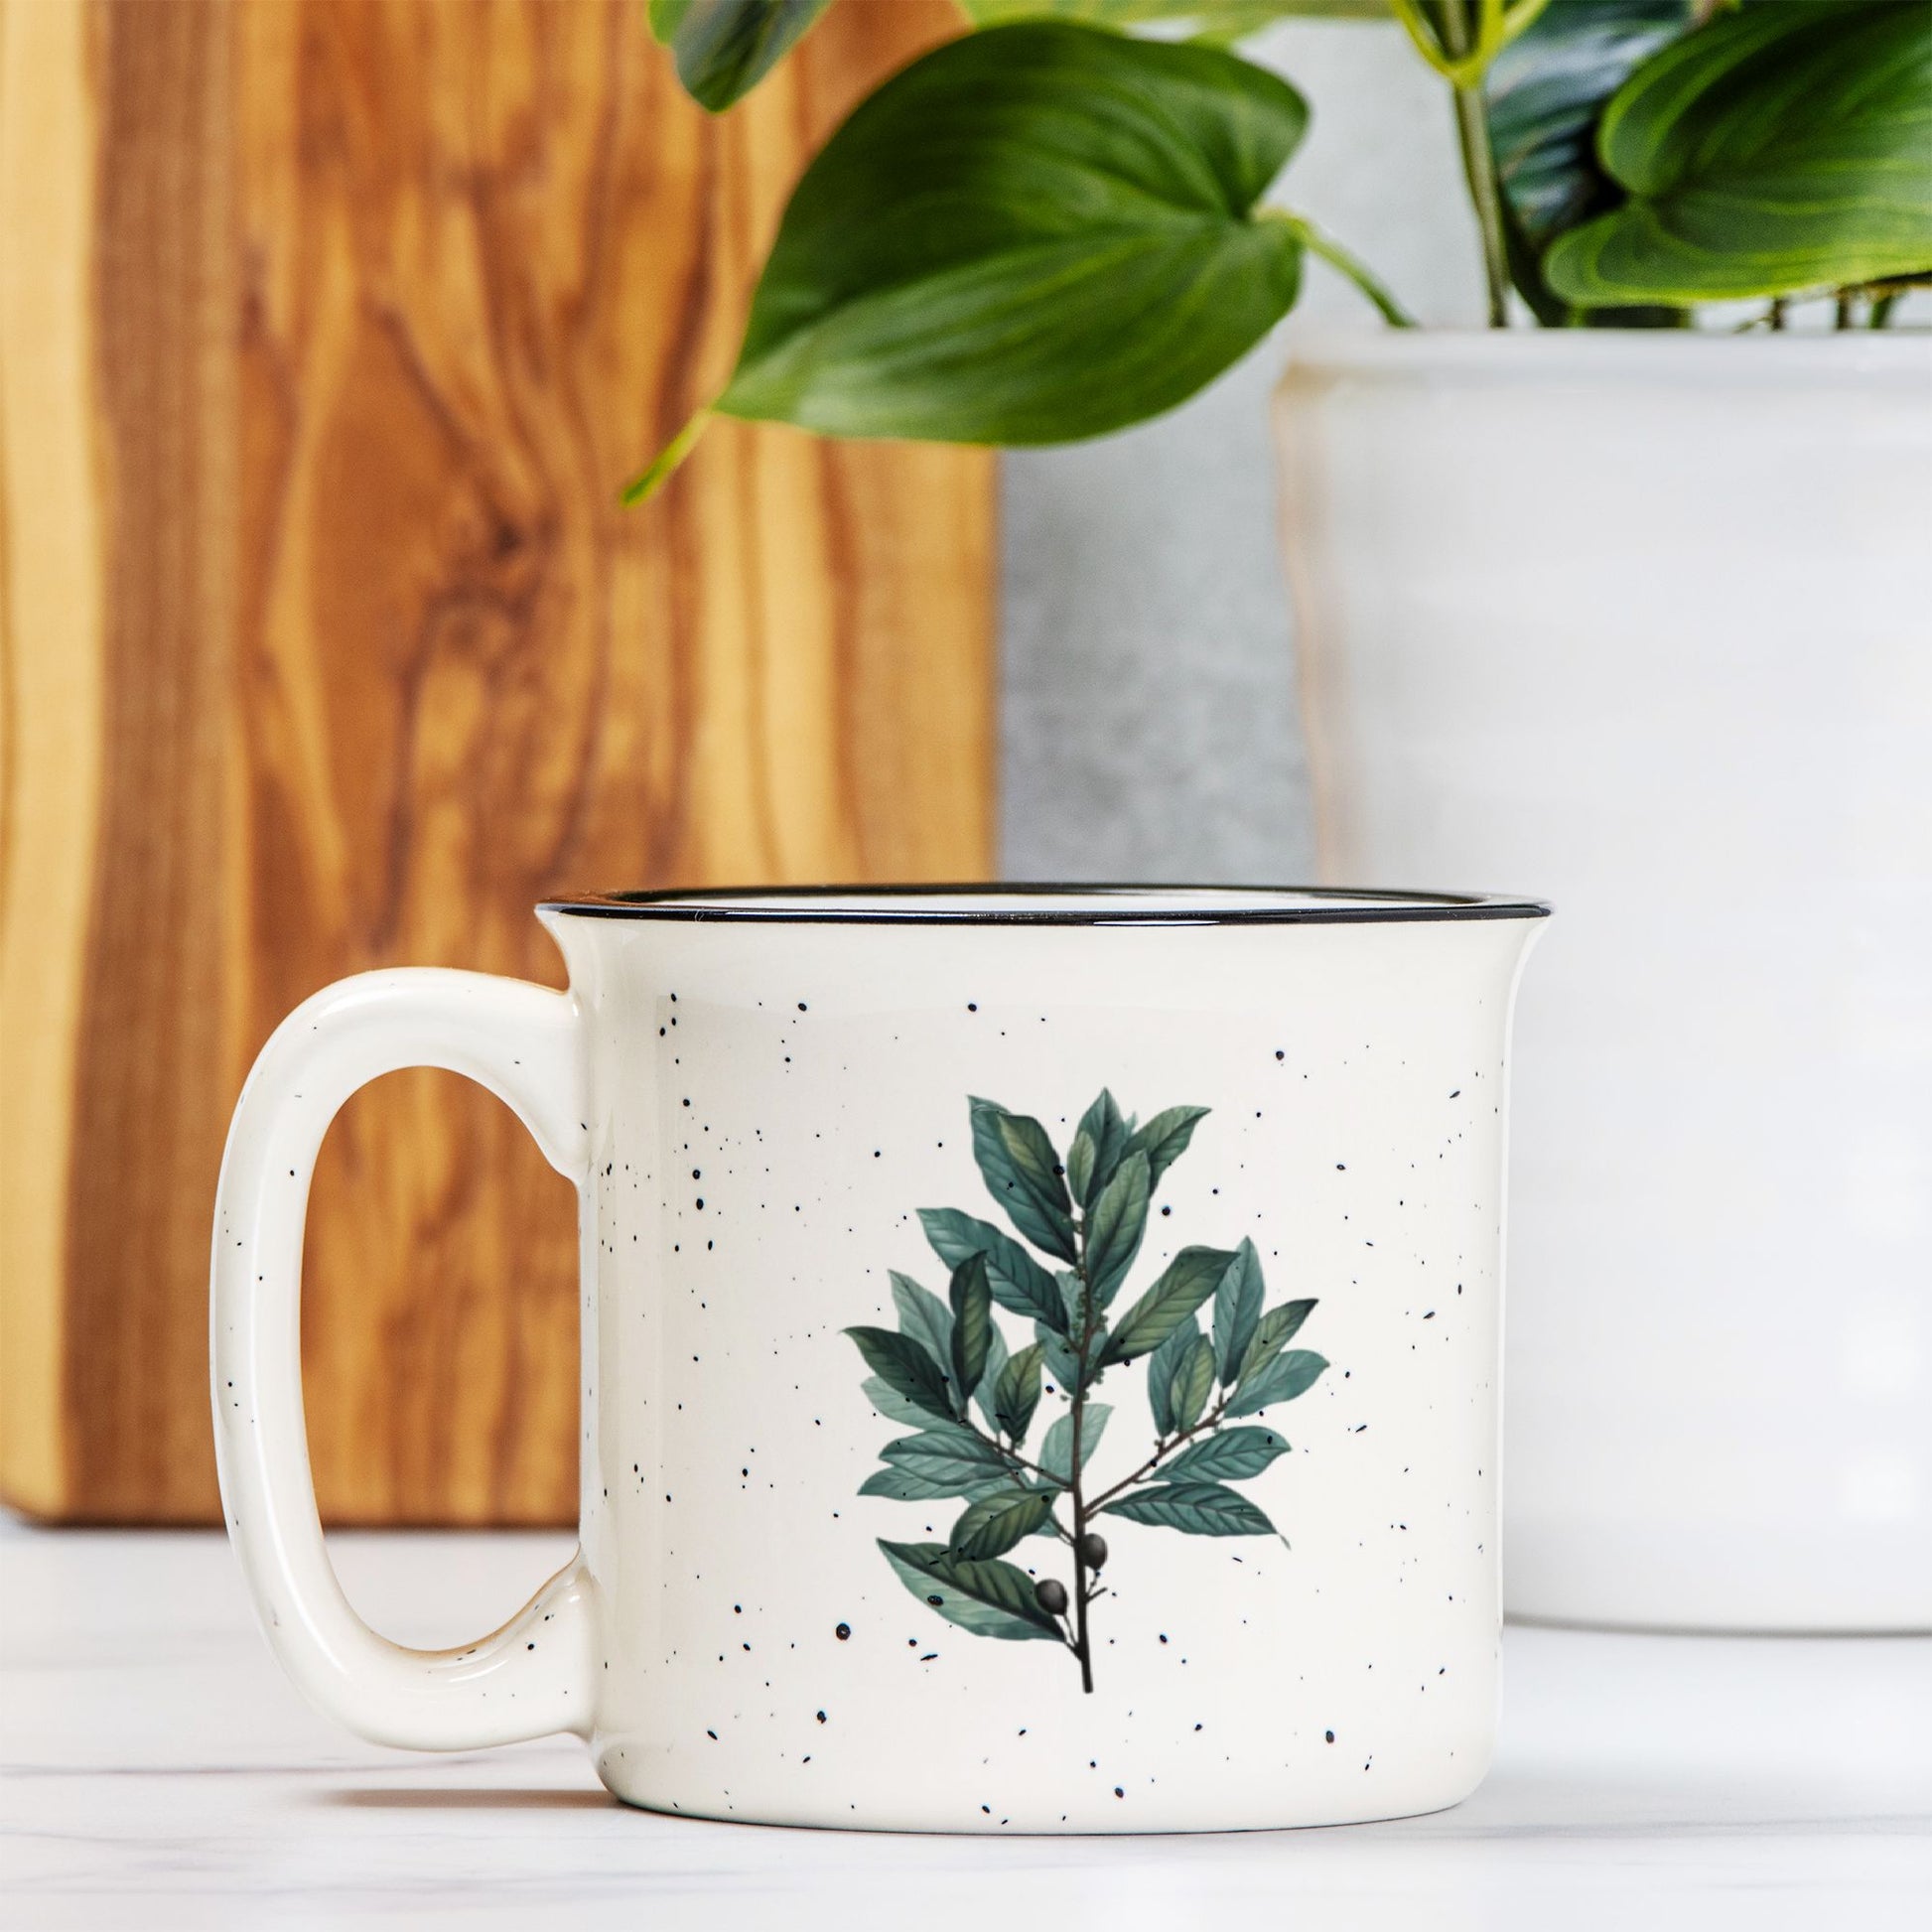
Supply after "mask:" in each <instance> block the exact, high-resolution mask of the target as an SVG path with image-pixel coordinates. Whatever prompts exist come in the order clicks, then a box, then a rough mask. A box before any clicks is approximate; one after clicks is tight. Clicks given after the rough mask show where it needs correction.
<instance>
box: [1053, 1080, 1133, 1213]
mask: <svg viewBox="0 0 1932 1932" xmlns="http://www.w3.org/2000/svg"><path fill="white" fill-rule="evenodd" d="M1133 1131H1134V1129H1133V1125H1132V1123H1131V1122H1129V1121H1126V1120H1123V1119H1122V1118H1121V1112H1120V1108H1119V1107H1118V1106H1117V1105H1116V1104H1115V1101H1114V1096H1113V1095H1112V1094H1111V1093H1109V1092H1108V1091H1107V1089H1106V1088H1105V1087H1102V1088H1101V1089H1100V1094H1099V1097H1098V1098H1097V1099H1096V1100H1095V1101H1094V1103H1093V1105H1092V1106H1091V1107H1089V1108H1088V1109H1087V1111H1086V1112H1085V1113H1084V1114H1082V1115H1081V1116H1080V1131H1079V1132H1078V1133H1077V1134H1075V1135H1074V1137H1073V1151H1072V1152H1069V1154H1068V1155H1067V1157H1066V1171H1067V1177H1068V1178H1069V1179H1070V1180H1072V1181H1073V1198H1074V1199H1075V1200H1077V1201H1078V1202H1079V1203H1080V1205H1081V1206H1082V1207H1091V1206H1092V1205H1093V1203H1094V1201H1095V1200H1096V1199H1098V1197H1099V1195H1100V1193H1101V1190H1102V1189H1103V1188H1104V1187H1105V1186H1106V1185H1107V1183H1108V1181H1110V1180H1111V1179H1113V1177H1114V1172H1115V1170H1116V1169H1117V1168H1118V1167H1119V1166H1120V1163H1121V1157H1122V1156H1123V1155H1124V1154H1125V1153H1126V1152H1127V1141H1128V1137H1129V1136H1130V1135H1131V1134H1132V1133H1133ZM1081 1150H1084V1152H1081ZM1076 1159H1077V1160H1078V1162H1079V1167H1078V1168H1077V1169H1076V1168H1075V1166H1074V1163H1075V1161H1076Z"/></svg>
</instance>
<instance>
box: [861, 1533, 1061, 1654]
mask: <svg viewBox="0 0 1932 1932" xmlns="http://www.w3.org/2000/svg"><path fill="white" fill-rule="evenodd" d="M879 1547H880V1549H881V1550H883V1551H884V1552H885V1553H886V1561H887V1562H888V1563H890V1564H891V1565H892V1566H893V1568H894V1569H895V1570H896V1571H897V1573H898V1580H899V1582H900V1583H902V1584H903V1585H904V1586H905V1587H906V1588H907V1589H908V1590H910V1591H911V1592H912V1594H913V1595H914V1596H916V1597H917V1598H918V1599H919V1601H920V1602H921V1603H924V1604H925V1605H927V1606H928V1607H929V1608H931V1609H935V1610H937V1611H938V1612H939V1614H940V1615H941V1616H943V1617H944V1618H945V1619H946V1621H947V1622H949V1623H956V1624H958V1625H959V1627H960V1628H961V1629H962V1630H970V1631H972V1633H973V1634H974V1635H975V1636H977V1637H1004V1638H1008V1639H1013V1640H1018V1639H1021V1638H1026V1637H1044V1638H1046V1639H1047V1640H1048V1641H1050V1642H1053V1643H1061V1642H1064V1641H1065V1639H1064V1638H1063V1637H1062V1636H1061V1634H1060V1627H1059V1625H1058V1624H1057V1623H1055V1622H1054V1620H1053V1619H1052V1618H1051V1617H1050V1616H1048V1615H1047V1614H1046V1612H1045V1611H1044V1610H1042V1609H1041V1608H1040V1607H1039V1604H1038V1603H1037V1602H1036V1601H1035V1597H1034V1581H1033V1579H1032V1578H1031V1577H1029V1576H1028V1575H1027V1573H1026V1572H1025V1571H1024V1570H1021V1569H1019V1568H1018V1567H1017V1566H1015V1565H1013V1564H1010V1563H1002V1562H1001V1561H1000V1560H999V1559H998V1558H997V1557H995V1558H990V1559H987V1560H985V1561H975V1560H974V1559H973V1558H971V1557H956V1556H954V1555H953V1554H952V1552H951V1551H950V1550H948V1549H947V1548H946V1546H945V1545H944V1544H943V1543H889V1542H888V1541H887V1540H886V1538H884V1537H883V1536H882V1537H881V1538H880V1539H879Z"/></svg>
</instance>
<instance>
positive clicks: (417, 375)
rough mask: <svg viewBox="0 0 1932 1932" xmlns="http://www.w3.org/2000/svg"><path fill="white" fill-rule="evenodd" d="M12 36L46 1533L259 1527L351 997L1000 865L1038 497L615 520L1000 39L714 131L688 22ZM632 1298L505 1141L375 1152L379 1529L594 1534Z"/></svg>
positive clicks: (438, 1103)
mask: <svg viewBox="0 0 1932 1932" xmlns="http://www.w3.org/2000/svg"><path fill="white" fill-rule="evenodd" d="M0 6H3V7H4V11H0V230H4V239H3V240H0V247H4V248H6V249H7V250H8V251H9V253H8V254H7V255H6V256H5V257H0V262H3V263H4V264H5V265H6V266H8V267H9V268H12V267H15V266H26V267H27V268H28V269H29V270H30V272H27V273H23V274H21V275H19V276H16V275H15V274H14V273H8V274H6V275H4V276H0V487H3V488H4V491H5V494H4V499H0V593H3V594H0V651H3V652H4V656H0V670H3V671H4V676H3V677H0V706H4V709H3V710H0V746H4V748H5V752H6V765H5V771H4V774H0V1016H4V1025H5V1037H4V1049H5V1075H4V1077H5V1082H6V1089H7V1121H6V1130H5V1138H4V1140H0V1209H4V1213H5V1223H4V1229H0V1242H4V1247H0V1255H3V1256H4V1262H5V1271H4V1277H0V1348H4V1359H0V1388H4V1391H5V1400H4V1402H0V1414H4V1416H5V1418H6V1421H5V1423H4V1426H0V1488H4V1492H5V1493H6V1494H7V1495H8V1497H9V1498H10V1499H12V1500H14V1501H16V1502H18V1503H20V1504H22V1505H23V1506H26V1507H29V1508H31V1509H34V1510H36V1511H38V1512H40V1513H44V1514H54V1515H64V1516H71V1517H89V1518H114V1519H135V1520H200V1519H203V1518H206V1517H207V1516H209V1515H211V1514H212V1513H213V1511H214V1509H215V1499H214V1494H213V1479H212V1463H211V1456H210V1451H209V1449H208V1438H207V1397H206V1391H205V1375H206V1370H205V1366H204V1349H205V1333H204V1330H205V1325H206V1314H205V1294H206V1270H207V1253H206V1244H207V1214H208V1208H209V1202H210V1199H211V1192H212V1185H213V1174H214V1169H215V1165H216V1163H217V1161H218V1158H219V1150H220V1140H221V1135H222V1133H223V1131H224V1127H225V1121H226V1115H227V1111H228V1108H229V1106H230V1104H231V1102H232V1099H233V1096H234V1093H235V1091H236V1089H237V1087H238V1085H239V1081H240V1077H241V1075H242V1073H243V1072H244V1071H245V1068H246V1065H247V1062H248V1060H249V1058H250V1057H252V1054H253V1052H254V1050H255V1048H256V1047H257V1046H258V1045H259V1043H260V1041H261V1040H262V1039H263V1038H264V1037H265V1036H266V1035H267V1032H268V1031H269V1029H270V1028H271V1027H272V1026H273V1024H274V1023H275V1021H276V1020H278V1019H279V1018H280V1016H281V1015H282V1014H283V1013H284V1012H286V1011H287V1010H288V1009H289V1008H290V1007H291V1006H293V1005H294V1004H295V1003H296V1002H297V1001H299V1000H300V999H302V998H303V997H304V996H306V995H307V994H308V993H310V992H312V991H314V990H315V988H316V987H317V986H319V985H320V984H322V983H323V982H325V981H326V980H328V979H330V978H333V977H335V976H337V975H340V974H342V973H346V972H352V971H356V970H359V969H361V968H364V967H368V966H374V965H380V964H389V963H398V962H417V963H424V964H451V965H466V966H474V967H482V968H485V969H488V970H494V971H503V972H511V973H520V974H524V975H527V976H531V977H538V978H548V979H552V980H554V979H555V978H556V977H557V971H556V965H555V961H554V957H553V956H552V955H551V954H550V952H549V949H548V942H547V941H546V940H544V939H543V938H542V936H541V934H540V931H539V929H538V928H537V927H536V925H535V923H534V921H533V920H532V919H531V918H530V916H529V908H530V905H531V903H532V901H533V900H535V899H536V898H538V897H541V896H542V895H544V894H545V893H547V892H552V891H556V890H559V889H562V888H566V887H568V886H570V885H573V884H574V885H580V886H581V885H609V884H611V883H614V882H617V883H624V884H633V885H648V884H670V883H701V882H712V883H727V882H741V883H742V882H753V881H766V880H768V881H803V880H811V879H831V878H849V879H859V880H863V879H931V878H938V877H948V876H951V877H978V876H983V875H984V873H985V872H986V870H987V868H988V865H989V861H990V852H991V843H992V809H991V707H990V673H991V647H990V629H991V626H990V573H991V556H992V488H991V471H990V467H989V464H988V462H987V461H986V459H984V458H983V457H980V456H977V455H972V454H964V453H960V452H955V451H934V450H913V449H903V448H892V447H887V446H861V445H841V446H830V445H825V444H820V443H816V442H813V441H811V440H809V439H806V438H803V437H799V436H796V435H793V434H790V433H788V432H785V431H782V430H773V429H754V428H750V427H747V426H742V425H736V424H723V425H720V426H719V427H718V428H717V429H716V430H714V432H713V433H712V435H711V436H710V437H709V438H707V440H706V442H705V444H704V445H703V446H702V447H701V448H700V450H699V452H698V453H697V455H696V456H695V457H694V458H693V459H692V460H691V462H690V463H689V464H688V465H687V467H686V469H685V471H684V472H683V473H682V474H681V475H680V476H679V477H678V478H677V479H676V480H675V481H674V482H673V483H672V485H671V486H670V488H669V489H668V491H667V492H666V493H665V495H664V496H663V497H662V498H660V499H659V500H658V501H657V502H656V503H655V504H653V505H651V506H649V507H647V508H646V509H645V510H644V511H642V512H624V511H621V510H620V509H619V508H618V507H617V506H616V499H615V492H616V487H617V485H618V483H620V482H621V480H622V478H623V477H624V476H625V475H626V474H627V473H628V471H629V470H630V469H631V468H632V467H633V466H634V465H635V463H636V462H637V460H638V458H639V457H640V455H642V454H644V453H646V452H647V451H648V450H650V449H651V448H653V447H654V446H655V445H656V443H657V442H658V441H660V440H661V439H662V438H663V437H664V436H666V435H668V434H669V433H670V431H671V430H672V429H674V428H675V427H676V426H677V424H678V423H679V422H680V421H681V420H682V419H683V417H684V415H685V414H686V412H687V411H688V410H689V409H690V408H691V407H692V406H693V404H694V403H696V402H697V401H699V400H701V399H702V398H703V397H704V396H705V395H707V394H708V393H710V392H711V391H712V390H713V389H715V388H716V387H717V386H718V385H719V384H720V383H721V382H722V380H723V378H724V376H725V374H726V372H727V370H728V369H729V365H730V359H731V355H732V352H733V349H734V348H735V345H736V337H737V331H738V329H739V327H740V325H741V323H742V318H743V313H744V308H745V304H746V301H747V299H748V296H749V292H750V287H751V284H752V281H753V279H754V278H755V276H756V272H757V267H758V264H759V261H760V260H761V258H762V251H763V248H764V246H765V245H766V244H767V243H768V240H769V236H770V233H771V231H772V228H773V227H774V225H775V221H776V217H777V213H778V210H779V208H780V207H781V206H782V202H783V198H784V195H785V192H786V191H787V189H788V187H789V184H790V182H791V180H792V179H793V178H794V177H795V175H796V173H797V170H798V169H799V167H800V166H801V165H802V163H803V161H804V159H805V158H806V157H807V156H808V155H809V153H810V152H811V150H812V148H813V146H814V145H815V143H816V142H817V141H818V140H819V139H820V138H822V136H823V135H824V134H825V133H826V132H828V131H829V129H830V127H831V126H832V125H833V124H834V123H835V122H836V119H837V118H838V116H839V115H840V114H841V113H842V112H843V111H845V109H846V108H847V107H849V106H850V104H851V103H852V102H853V101H854V100H855V99H856V98H857V97H858V96H859V94H860V93H861V92H862V91H863V90H864V88H865V87H866V86H867V85H868V84H870V82H871V81H872V80H874V79H876V78H877V77H878V75H879V74H880V73H881V72H883V71H885V70H886V69H889V68H890V67H892V66H894V65H897V64H898V63H899V62H901V61H903V60H905V59H907V58H909V57H910V56H911V55H912V54H913V53H915V52H917V51H918V50H919V48H921V47H922V46H924V45H926V44H929V43H930V42H931V41H932V40H934V39H936V38H938V37H940V36H941V35H943V34H945V33H948V32H950V31H953V29H954V25H955V21H954V17H953V15H952V14H951V11H950V10H949V8H947V7H946V6H945V4H944V0H929V3H928V0H841V4H840V5H839V6H838V7H837V8H835V9H834V10H833V11H832V13H831V14H830V15H829V16H828V17H827V19H826V21H825V22H824V24H823V25H822V26H821V28H820V29H819V30H818V31H817V32H816V33H815V34H814V35H813V36H812V37H811V39H810V40H809V41H808V42H807V43H806V44H805V46H804V47H803V49H801V51H800V54H799V56H798V57H797V58H796V59H794V61H793V62H791V63H790V64H789V65H788V66H787V67H786V68H785V69H781V70H780V72H779V73H778V74H777V75H775V76H774V77H773V78H772V79H771V80H770V81H768V82H767V83H766V85H765V86H764V87H762V88H761V89H760V90H759V93H758V94H757V95H755V96H754V97H753V98H752V99H751V100H750V101H749V102H748V103H746V105H745V106H744V107H743V108H741V109H740V110H738V111H737V112H735V113H734V114H732V115H731V116H728V117H724V118H722V119H711V118H709V117H706V116H704V115H703V114H701V113H700V112H699V111H698V110H697V109H695V108H694V107H692V105H691V104H690V103H689V102H688V101H686V100H685V99H684V97H683V96H682V94H681V93H680V92H679V91H678V89H677V88H676V85H675V82H674V79H673V76H672V74H671V72H670V69H669V66H668V63H667V62H666V61H665V59H664V57H663V56H662V55H661V53H660V52H658V51H657V50H655V49H653V48H652V47H650V45H649V44H648V41H647V38H646V37H645V35H644V33H643V31H642V26H641V19H640V9H639V8H637V7H636V6H635V5H632V4H628V0H610V3H609V4H606V0H588V3H587V4H571V5H561V4H545V3H544V0H472V3H471V4H466V5H462V6H451V5H440V4H436V3H435V0H396V3H395V4H378V3H377V0H368V3H367V4H363V3H362V0H300V3H299V4H285V5H276V6H246V7H242V6H234V7H230V6H226V5H221V4H215V3H207V4H205V3H204V0H170V3H169V4H157V5H143V6H111V5H110V6H98V7H72V6H69V5H67V4H66V0H51V3H50V0H0ZM22 102H26V103H29V105H28V106H27V107H25V108H21V107H19V106H18V104H19V103H22ZM50 153H65V155H66V158H67V160H68V162H69V168H68V169H67V171H66V172H65V173H64V174H63V175H62V178H61V180H60V181H59V182H58V183H55V182H53V181H51V179H50V177H51V174H53V173H55V172H59V171H52V170H50V169H49V167H48V165H47V159H48V156H49V154H50ZM574 1270H575V1228H574V1222H573V1216H572V1211H571V1204H570V1199H569V1191H568V1189H567V1188H566V1187H565V1186H564V1184H563V1183H562V1182H560V1181H559V1180H558V1179H557V1178H556V1176H555V1175H553V1174H552V1173H550V1172H549V1170H548V1169H547V1168H545V1167H544V1165H543V1163H542V1161H541V1159H540V1157H538V1155H537V1154H536V1152H535V1150H534V1148H533V1147H531V1146H530V1145H529V1144H528V1143H527V1141H526V1140H525V1139H524V1138H523V1136H522V1133H521V1130H520V1129H519V1128H517V1127H516V1125H515V1124H514V1122H513V1121H512V1120H511V1119H510V1118H509V1116H508V1115H507V1114H506V1113H505V1112H504V1111H503V1110H502V1109H501V1108H500V1107H499V1106H498V1105H497V1104H496V1103H495V1102H494V1101H492V1100H490V1099H489V1098H488V1097H487V1096H485V1095H483V1094H482V1093H481V1092H479V1091H478V1090H475V1089H470V1088H465V1087H464V1086H463V1085H462V1083H460V1082H458V1081H456V1080H454V1079H453V1078H451V1077H449V1076H443V1075H435V1074H427V1073H425V1074H411V1075H398V1076H394V1077H392V1078H391V1079H389V1080H386V1081H383V1082H381V1083H380V1084H379V1085H378V1086H377V1087H376V1088H374V1089H371V1090H370V1091H369V1092H367V1093H366V1094H364V1095H361V1096H359V1097H358V1098H357V1099H356V1100H354V1101H353V1102H351V1103H350V1105H349V1106H348V1108H346V1109H345V1113H344V1115H343V1117H342V1119H341V1120H340V1121H339V1122H338V1124H337V1127H336V1128H335V1130H334V1131H333V1132H332V1134H331V1136H330V1141H329V1144H328V1146H327V1147H326V1148H325V1151H324V1157H323V1162H322V1164H321V1167H320V1169H319V1171H318V1174H317V1181H316V1190H315V1197H314V1206H313V1209H312V1218H311V1225H310V1241H309V1254H308V1262H307V1270H306V1275H305V1302H304V1315H303V1339H304V1350H305V1385H306V1391H307V1402H308V1412H309V1431H310V1440H311V1445H312V1453H313V1456H314V1461H315V1468H316V1477H317V1487H318V1492H319V1494H320V1495H321V1497H322V1499H323V1504H324V1509H325V1513H326V1514H327V1515H329V1516H330V1517H331V1518H332V1519H334V1520H338V1521H391V1522H437V1521H450V1522H492V1521H493V1522H529V1521H556V1520H566V1519H568V1518H569V1517H570V1516H571V1515H572V1514H573V1513H574V1508H575V1484H576V1475H575V1469H576V1450H575V1433H576V1427H575V1411H576V1402H575V1397H576V1380H577V1367H576V1364H577V1346H576V1335H575V1326H576V1297H575V1288H574Z"/></svg>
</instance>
